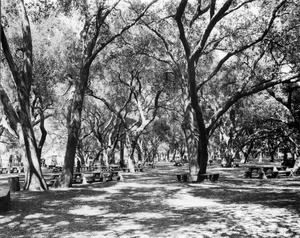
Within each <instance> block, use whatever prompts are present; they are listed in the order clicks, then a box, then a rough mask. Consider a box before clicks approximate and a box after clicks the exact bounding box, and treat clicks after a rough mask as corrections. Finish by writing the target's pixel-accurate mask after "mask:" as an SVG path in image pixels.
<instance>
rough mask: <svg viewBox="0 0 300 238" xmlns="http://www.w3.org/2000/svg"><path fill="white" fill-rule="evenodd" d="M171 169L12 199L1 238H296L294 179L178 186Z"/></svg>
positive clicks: (297, 188)
mask: <svg viewBox="0 0 300 238" xmlns="http://www.w3.org/2000/svg"><path fill="white" fill-rule="evenodd" d="M183 170H186V167H174V166H172V164H171V163H159V164H158V165H157V168H155V169H148V170H146V171H145V172H143V173H136V174H127V175H124V178H125V180H124V181H122V182H106V183H93V184H89V185H77V186H75V187H74V188H72V189H70V190H57V189H56V190H50V191H47V192H24V191H21V192H17V193H13V194H11V197H12V198H11V199H12V205H13V206H12V209H11V210H10V211H9V212H8V213H6V214H0V238H4V237H5V238H6V237H180V238H181V237H300V203H299V201H300V179H299V178H294V179H269V180H256V179H244V178H243V168H237V169H222V168H212V170H215V171H218V172H219V173H220V174H221V177H220V181H218V182H203V183H201V184H195V183H194V184H189V183H180V182H178V181H177V179H176V174H177V173H178V172H179V171H183Z"/></svg>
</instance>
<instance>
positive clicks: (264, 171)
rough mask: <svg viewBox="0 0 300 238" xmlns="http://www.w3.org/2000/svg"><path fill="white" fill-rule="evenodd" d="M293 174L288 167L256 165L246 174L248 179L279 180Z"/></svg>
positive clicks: (249, 168)
mask: <svg viewBox="0 0 300 238" xmlns="http://www.w3.org/2000/svg"><path fill="white" fill-rule="evenodd" d="M291 174H292V172H291V171H290V170H287V167H286V166H271V165H256V166H250V167H248V169H247V170H246V172H245V177H246V178H278V177H280V176H290V175H291Z"/></svg>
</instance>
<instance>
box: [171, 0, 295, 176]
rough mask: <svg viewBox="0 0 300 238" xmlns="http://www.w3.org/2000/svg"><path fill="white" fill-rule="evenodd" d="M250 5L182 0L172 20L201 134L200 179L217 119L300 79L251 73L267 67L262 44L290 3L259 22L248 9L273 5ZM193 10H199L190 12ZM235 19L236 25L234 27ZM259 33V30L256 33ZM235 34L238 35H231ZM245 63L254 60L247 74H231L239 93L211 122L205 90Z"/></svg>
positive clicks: (227, 100)
mask: <svg viewBox="0 0 300 238" xmlns="http://www.w3.org/2000/svg"><path fill="white" fill-rule="evenodd" d="M252 2H254V1H243V2H240V3H234V1H230V0H228V1H225V2H224V3H217V4H216V3H215V1H211V2H210V3H207V5H206V6H204V7H203V6H202V4H201V3H202V1H198V5H197V6H193V5H191V4H189V3H188V1H187V0H182V1H180V3H179V4H178V7H177V9H176V13H175V14H174V16H173V17H174V19H175V21H176V24H177V28H178V32H179V39H180V41H181V45H182V49H183V51H184V54H185V68H186V71H183V72H184V75H183V76H184V77H185V80H186V82H187V83H188V88H189V97H190V101H191V107H192V109H193V112H194V114H195V119H196V125H197V130H198V133H199V134H198V137H197V139H198V150H197V162H198V164H199V167H200V169H199V172H198V175H201V174H204V173H206V167H207V160H208V141H209V138H210V136H211V135H212V134H213V132H214V131H215V129H216V128H217V126H218V123H217V122H218V121H219V119H220V118H221V117H222V115H224V113H225V112H226V111H228V109H229V108H230V107H231V106H232V105H234V103H236V102H237V101H238V100H239V99H241V98H243V97H247V96H249V95H252V94H254V93H257V92H259V91H262V90H264V89H266V88H268V87H271V86H273V85H276V84H279V83H282V82H285V81H286V82H290V81H293V80H295V79H296V78H297V77H298V75H292V76H285V77H284V76H283V75H282V74H280V70H279V69H278V68H277V72H276V74H274V73H271V72H270V71H269V72H267V71H264V76H265V78H262V77H261V75H255V74H253V72H255V71H253V70H255V69H256V68H257V67H259V68H261V67H262V66H263V65H262V64H261V62H262V61H263V60H262V59H263V56H264V54H263V51H260V50H258V49H259V48H258V45H259V44H260V45H261V46H263V45H264V44H263V43H264V42H263V40H264V39H265V38H266V37H267V35H268V33H269V31H270V29H271V28H272V26H273V24H274V21H275V19H276V18H277V16H278V14H279V13H280V10H281V9H282V8H283V6H285V5H286V4H287V1H281V2H280V3H279V4H277V5H275V6H272V7H273V11H272V12H271V15H270V16H269V20H268V21H267V20H266V19H265V17H266V16H262V15H260V16H259V18H252V19H251V14H250V13H249V9H251V8H252V7H254V6H255V7H262V8H261V9H264V7H266V6H268V7H270V3H268V4H267V5H266V6H265V5H264V4H262V5H252V4H254V3H252ZM189 9H196V10H195V11H194V13H191V12H190V11H189ZM262 12H264V11H262ZM264 13H265V12H264ZM241 16H249V17H250V18H244V19H246V21H243V20H241V19H243V17H241ZM252 17H253V16H252ZM260 19H263V21H260ZM232 21H235V23H234V24H232V23H233V22H232ZM249 22H252V25H253V26H252V27H250V26H249ZM254 23H255V24H254ZM196 29H198V31H196ZM258 29H260V30H259V31H258ZM199 31H200V32H201V34H197V32H199ZM254 31H255V33H254ZM233 32H236V34H232V33H233ZM250 36H251V37H250ZM217 52H221V53H217ZM211 57H214V63H213V64H212V65H211V66H210V68H207V64H206V62H207V60H210V59H211ZM250 57H252V58H250ZM253 57H254V58H253ZM241 59H242V60H243V62H245V63H247V61H248V64H249V59H253V60H251V68H250V69H251V70H249V68H248V69H246V67H245V69H246V71H243V75H241V74H233V75H232V76H233V77H234V78H233V79H237V80H235V81H234V82H235V84H236V90H235V93H234V94H233V95H231V96H229V97H228V98H226V99H224V101H223V102H222V104H221V105H220V107H219V109H217V110H216V111H215V113H214V114H213V115H211V116H210V117H209V119H208V120H205V119H206V116H207V115H206V108H205V107H204V105H203V103H202V101H203V100H202V98H205V96H204V93H205V89H206V88H207V86H208V85H209V84H210V83H213V82H214V81H215V82H220V81H221V80H222V78H224V76H226V75H228V73H229V72H230V69H231V67H230V65H233V64H235V63H238V62H239V61H241ZM264 60H265V59H264ZM202 69H204V70H205V71H203V70H202ZM268 74H269V77H268V76H267V75H268ZM185 75H186V76H185ZM245 75H246V76H245ZM275 76H276V77H275ZM198 79H199V80H198ZM199 95H200V96H201V99H200V96H199Z"/></svg>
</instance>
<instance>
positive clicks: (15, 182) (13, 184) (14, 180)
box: [8, 177, 20, 192]
mask: <svg viewBox="0 0 300 238" xmlns="http://www.w3.org/2000/svg"><path fill="white" fill-rule="evenodd" d="M8 183H9V188H10V191H11V192H18V191H20V180H19V177H10V178H8Z"/></svg>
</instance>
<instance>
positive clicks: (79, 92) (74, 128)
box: [58, 65, 90, 188]
mask: <svg viewBox="0 0 300 238" xmlns="http://www.w3.org/2000/svg"><path fill="white" fill-rule="evenodd" d="M89 68H90V65H84V66H83V67H82V68H81V70H80V79H79V81H78V82H75V86H76V87H75V92H74V95H73V100H72V104H71V107H70V108H69V110H70V113H69V115H70V117H69V118H68V140H67V146H66V153H65V159H64V167H63V171H62V175H61V177H60V180H59V184H58V186H60V187H65V188H67V187H71V186H72V180H73V173H74V163H75V155H76V147H77V143H78V137H79V132H80V127H81V116H82V106H83V101H84V93H85V89H86V87H87V82H88V78H89Z"/></svg>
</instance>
